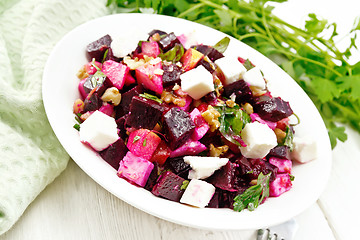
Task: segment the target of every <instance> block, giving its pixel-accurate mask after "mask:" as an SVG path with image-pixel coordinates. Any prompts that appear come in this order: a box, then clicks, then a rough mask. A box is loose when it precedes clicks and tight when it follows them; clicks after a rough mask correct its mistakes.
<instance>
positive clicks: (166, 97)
mask: <svg viewBox="0 0 360 240" xmlns="http://www.w3.org/2000/svg"><path fill="white" fill-rule="evenodd" d="M161 100H163V101H164V102H166V103H173V104H175V105H177V106H179V107H184V106H185V104H186V100H185V98H183V97H178V96H176V95H174V94H173V93H172V92H168V91H163V92H162V93H161Z"/></svg>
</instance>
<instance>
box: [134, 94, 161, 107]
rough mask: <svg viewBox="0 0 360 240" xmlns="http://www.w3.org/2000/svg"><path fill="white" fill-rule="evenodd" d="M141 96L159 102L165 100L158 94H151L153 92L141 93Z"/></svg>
mask: <svg viewBox="0 0 360 240" xmlns="http://www.w3.org/2000/svg"><path fill="white" fill-rule="evenodd" d="M139 96H140V97H143V98H147V99H150V100H154V101H156V102H158V103H160V104H161V103H162V102H163V101H162V100H161V99H160V98H158V97H157V96H154V95H151V94H149V93H142V94H139Z"/></svg>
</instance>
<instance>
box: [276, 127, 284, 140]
mask: <svg viewBox="0 0 360 240" xmlns="http://www.w3.org/2000/svg"><path fill="white" fill-rule="evenodd" d="M274 132H275V135H276V139H277V142H278V143H282V142H284V138H285V137H286V132H284V131H283V130H281V129H280V128H275V129H274Z"/></svg>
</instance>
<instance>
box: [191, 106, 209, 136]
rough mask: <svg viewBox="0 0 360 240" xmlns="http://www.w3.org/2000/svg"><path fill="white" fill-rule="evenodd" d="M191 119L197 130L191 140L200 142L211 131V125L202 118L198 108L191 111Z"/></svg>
mask: <svg viewBox="0 0 360 240" xmlns="http://www.w3.org/2000/svg"><path fill="white" fill-rule="evenodd" d="M190 117H191V119H192V120H193V121H194V123H195V130H194V132H193V134H192V137H191V138H192V139H193V140H195V141H197V140H200V139H201V138H202V137H203V136H204V135H205V134H206V133H207V131H208V130H209V129H210V127H209V124H208V123H207V122H206V121H205V119H204V118H203V117H202V116H201V113H200V111H199V110H198V109H197V108H194V110H192V111H191V113H190Z"/></svg>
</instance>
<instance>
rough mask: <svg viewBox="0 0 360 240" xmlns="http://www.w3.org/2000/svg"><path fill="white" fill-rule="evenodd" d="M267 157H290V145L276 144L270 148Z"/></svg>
mask: <svg viewBox="0 0 360 240" xmlns="http://www.w3.org/2000/svg"><path fill="white" fill-rule="evenodd" d="M267 157H277V158H284V159H290V149H289V147H288V146H284V145H282V146H276V147H274V148H273V149H271V150H270V152H269V153H268V155H267Z"/></svg>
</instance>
